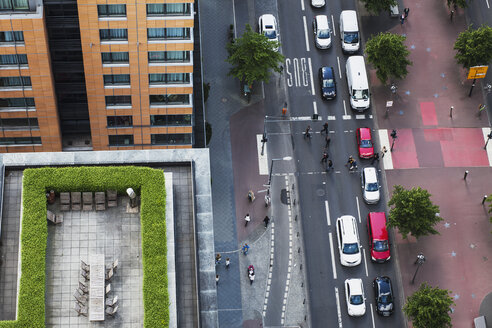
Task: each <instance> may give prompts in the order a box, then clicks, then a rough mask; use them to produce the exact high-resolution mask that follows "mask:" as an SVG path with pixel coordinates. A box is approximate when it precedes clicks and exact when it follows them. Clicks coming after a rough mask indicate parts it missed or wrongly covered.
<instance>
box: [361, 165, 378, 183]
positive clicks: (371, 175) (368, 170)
mask: <svg viewBox="0 0 492 328" xmlns="http://www.w3.org/2000/svg"><path fill="white" fill-rule="evenodd" d="M364 176H365V177H366V182H376V181H378V177H377V174H376V168H375V167H372V166H369V167H365V168H364Z"/></svg>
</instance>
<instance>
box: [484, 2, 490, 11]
mask: <svg viewBox="0 0 492 328" xmlns="http://www.w3.org/2000/svg"><path fill="white" fill-rule="evenodd" d="M485 2H486V3H487V9H490V6H489V0H485Z"/></svg>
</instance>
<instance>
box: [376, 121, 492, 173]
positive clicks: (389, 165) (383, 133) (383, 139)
mask: <svg viewBox="0 0 492 328" xmlns="http://www.w3.org/2000/svg"><path fill="white" fill-rule="evenodd" d="M378 135H379V145H380V146H381V149H383V147H386V150H387V152H386V153H385V154H384V157H382V156H383V154H381V153H380V156H379V158H381V159H382V160H383V167H384V169H385V170H392V169H393V158H392V157H391V152H390V148H391V145H390V142H389V137H388V130H386V129H381V130H379V131H378ZM381 149H380V150H379V151H380V152H381ZM489 161H490V157H489Z"/></svg>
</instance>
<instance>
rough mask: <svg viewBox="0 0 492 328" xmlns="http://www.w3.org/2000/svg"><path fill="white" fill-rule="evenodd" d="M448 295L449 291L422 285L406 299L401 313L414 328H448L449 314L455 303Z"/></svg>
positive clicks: (449, 322)
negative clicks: (403, 313)
mask: <svg viewBox="0 0 492 328" xmlns="http://www.w3.org/2000/svg"><path fill="white" fill-rule="evenodd" d="M449 294H450V291H449V290H446V289H439V288H438V287H431V286H429V285H428V284H427V283H423V284H422V285H420V288H419V289H418V290H417V291H416V292H415V293H413V294H412V295H411V296H409V297H408V298H407V302H406V303H405V305H404V306H403V312H405V314H406V315H407V317H409V318H410V320H412V324H413V327H414V328H429V327H432V328H450V327H452V325H451V317H450V315H449V313H450V311H451V306H452V305H454V304H455V303H454V301H453V299H452V297H451V296H449Z"/></svg>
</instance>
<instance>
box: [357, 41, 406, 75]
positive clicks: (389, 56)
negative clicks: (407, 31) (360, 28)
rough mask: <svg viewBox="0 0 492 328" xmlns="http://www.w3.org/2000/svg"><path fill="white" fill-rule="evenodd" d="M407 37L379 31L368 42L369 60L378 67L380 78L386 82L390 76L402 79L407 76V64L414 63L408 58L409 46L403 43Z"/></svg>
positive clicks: (367, 52) (377, 72)
mask: <svg viewBox="0 0 492 328" xmlns="http://www.w3.org/2000/svg"><path fill="white" fill-rule="evenodd" d="M405 39H406V37H405V36H403V35H399V34H393V33H389V32H387V33H379V34H378V35H376V36H374V37H372V38H370V39H369V40H368V41H367V43H366V49H365V53H366V54H367V61H368V62H370V63H371V64H372V65H373V66H374V67H375V68H376V69H377V71H376V75H377V77H378V79H379V80H380V81H381V82H383V84H386V81H387V80H388V78H397V79H402V78H404V77H405V76H407V74H408V71H407V66H408V65H412V62H411V61H410V60H408V55H409V54H410V51H408V49H407V46H406V45H405V44H404V43H403V42H404V41H405Z"/></svg>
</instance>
